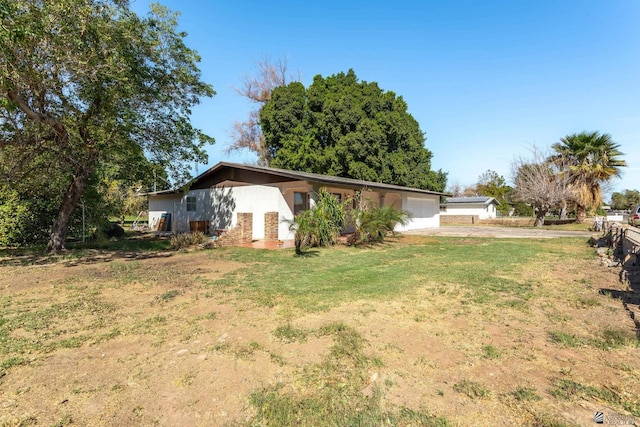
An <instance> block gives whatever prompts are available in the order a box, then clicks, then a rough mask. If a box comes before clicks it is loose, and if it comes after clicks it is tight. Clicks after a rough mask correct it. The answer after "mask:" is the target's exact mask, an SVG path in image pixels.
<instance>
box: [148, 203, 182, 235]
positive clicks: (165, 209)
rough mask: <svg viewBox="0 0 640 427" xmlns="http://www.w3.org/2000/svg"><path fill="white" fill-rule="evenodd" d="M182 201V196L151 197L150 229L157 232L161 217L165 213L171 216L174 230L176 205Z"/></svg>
mask: <svg viewBox="0 0 640 427" xmlns="http://www.w3.org/2000/svg"><path fill="white" fill-rule="evenodd" d="M179 200H180V195H168V196H149V227H150V228H151V229H152V230H156V229H157V227H158V222H160V216H161V215H162V214H163V213H170V214H171V227H172V228H173V225H174V219H175V212H174V205H175V203H176V202H177V201H179Z"/></svg>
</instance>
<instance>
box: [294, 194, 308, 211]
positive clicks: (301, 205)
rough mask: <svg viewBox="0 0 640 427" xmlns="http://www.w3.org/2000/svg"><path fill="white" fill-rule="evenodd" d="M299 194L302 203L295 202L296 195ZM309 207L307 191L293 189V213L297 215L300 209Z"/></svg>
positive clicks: (304, 209)
mask: <svg viewBox="0 0 640 427" xmlns="http://www.w3.org/2000/svg"><path fill="white" fill-rule="evenodd" d="M297 194H300V195H301V197H302V203H296V195H297ZM308 209H309V193H308V192H306V191H294V192H293V215H298V214H299V213H300V212H302V211H306V210H308Z"/></svg>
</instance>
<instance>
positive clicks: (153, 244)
mask: <svg viewBox="0 0 640 427" xmlns="http://www.w3.org/2000/svg"><path fill="white" fill-rule="evenodd" d="M169 246H170V243H169V241H168V239H166V238H161V237H158V236H153V235H148V236H135V237H128V238H124V239H119V240H105V241H95V242H87V243H69V244H68V245H67V248H68V249H67V250H66V251H65V252H62V253H47V252H46V250H45V247H44V246H34V247H30V248H17V249H10V248H7V249H1V250H0V266H17V267H19V266H27V265H45V264H52V263H60V264H64V265H65V266H67V267H72V266H76V265H88V264H95V263H101V262H110V261H114V260H122V259H124V260H127V259H128V260H143V259H150V258H168V257H171V256H173V254H174V252H172V251H168V248H169Z"/></svg>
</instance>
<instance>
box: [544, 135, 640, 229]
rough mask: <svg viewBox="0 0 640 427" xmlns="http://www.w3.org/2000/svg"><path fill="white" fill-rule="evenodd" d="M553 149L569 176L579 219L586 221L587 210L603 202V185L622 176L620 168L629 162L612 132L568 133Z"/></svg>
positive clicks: (564, 171) (579, 220)
mask: <svg viewBox="0 0 640 427" xmlns="http://www.w3.org/2000/svg"><path fill="white" fill-rule="evenodd" d="M552 148H553V149H554V150H555V151H556V153H557V155H556V156H555V157H556V158H557V161H559V162H561V163H562V165H563V169H564V170H563V173H565V174H567V176H568V182H569V185H570V188H571V189H572V192H573V198H574V200H575V201H576V204H577V209H576V211H577V212H576V219H577V221H578V222H583V221H584V220H585V218H586V212H587V209H593V208H597V207H599V206H600V204H602V188H601V185H602V184H603V183H606V182H609V181H611V180H612V179H613V178H615V177H618V176H620V172H621V170H620V168H622V167H624V166H626V165H627V163H626V162H625V161H624V160H623V159H622V158H621V157H622V155H623V153H622V152H620V150H619V148H620V145H619V144H616V143H615V142H614V141H613V139H612V138H611V135H609V134H607V133H600V132H598V131H595V132H581V133H574V134H571V135H567V136H565V137H564V138H561V139H560V142H557V143H555V144H554V145H553V146H552Z"/></svg>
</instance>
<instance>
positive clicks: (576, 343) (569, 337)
mask: <svg viewBox="0 0 640 427" xmlns="http://www.w3.org/2000/svg"><path fill="white" fill-rule="evenodd" d="M548 336H549V340H550V341H551V342H552V343H554V344H560V345H563V346H565V347H580V346H582V345H584V344H585V340H583V339H582V338H579V337H577V336H576V335H574V334H570V333H567V332H563V331H549V334H548Z"/></svg>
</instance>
